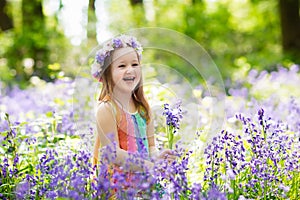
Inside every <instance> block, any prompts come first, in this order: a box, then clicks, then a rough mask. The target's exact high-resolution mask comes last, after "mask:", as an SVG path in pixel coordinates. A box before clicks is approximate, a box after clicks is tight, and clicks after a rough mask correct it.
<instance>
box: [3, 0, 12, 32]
mask: <svg viewBox="0 0 300 200" xmlns="http://www.w3.org/2000/svg"><path fill="white" fill-rule="evenodd" d="M6 5H7V1H6V0H1V1H0V29H1V30H3V31H6V30H9V29H11V28H13V21H12V19H11V17H10V16H9V15H8V12H7V6H6Z"/></svg>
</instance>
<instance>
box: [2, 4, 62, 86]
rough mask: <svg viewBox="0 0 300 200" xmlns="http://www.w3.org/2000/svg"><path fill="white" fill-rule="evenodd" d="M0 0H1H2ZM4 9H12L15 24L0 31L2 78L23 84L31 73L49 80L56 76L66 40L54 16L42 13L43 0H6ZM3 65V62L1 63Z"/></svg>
mask: <svg viewBox="0 0 300 200" xmlns="http://www.w3.org/2000/svg"><path fill="white" fill-rule="evenodd" d="M1 1H2V0H1ZM8 5H9V6H6V8H4V9H2V10H4V11H5V12H4V13H13V17H12V18H13V21H14V27H11V29H10V30H7V31H6V32H1V35H0V41H1V44H3V46H2V48H3V49H4V50H3V49H1V57H3V58H2V62H0V65H6V68H2V69H1V70H0V72H1V80H2V81H6V82H7V83H8V84H12V83H13V82H15V83H18V84H19V85H20V86H21V87H22V88H23V87H26V85H27V84H28V80H29V79H30V78H31V77H32V76H37V77H39V78H40V79H43V80H46V81H51V80H54V79H55V78H56V77H57V73H58V72H59V70H60V65H59V64H57V63H56V62H57V59H58V58H59V57H60V58H61V57H62V56H63V55H64V52H65V50H66V47H67V42H66V40H65V37H64V35H63V34H62V32H61V31H59V29H58V27H57V24H58V20H57V18H56V19H55V18H53V19H51V18H50V17H46V16H45V15H44V10H43V1H42V0H22V1H9V4H8ZM2 67H3V66H2Z"/></svg>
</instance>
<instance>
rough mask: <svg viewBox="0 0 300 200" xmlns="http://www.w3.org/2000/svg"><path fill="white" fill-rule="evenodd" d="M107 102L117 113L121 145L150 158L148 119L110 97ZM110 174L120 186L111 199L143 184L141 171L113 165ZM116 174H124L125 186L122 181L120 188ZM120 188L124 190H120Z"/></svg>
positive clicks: (125, 148)
mask: <svg viewBox="0 0 300 200" xmlns="http://www.w3.org/2000/svg"><path fill="white" fill-rule="evenodd" d="M106 102H108V103H110V104H111V106H112V108H113V111H114V112H115V115H116V121H117V131H118V139H119V147H120V148H121V149H123V150H125V151H127V152H129V153H130V155H132V156H133V157H134V155H135V154H139V155H140V156H142V157H143V158H144V159H150V156H149V145H148V138H147V123H146V119H145V118H143V117H142V116H141V114H140V113H138V112H136V113H129V112H127V111H125V110H123V109H122V108H121V107H120V106H119V105H118V104H116V103H113V102H112V101H111V100H110V99H107V100H106ZM110 174H111V177H112V180H111V181H112V182H113V183H114V184H115V185H118V186H117V189H115V190H114V193H113V194H112V196H111V197H110V198H109V199H115V198H116V193H117V192H124V193H126V191H127V189H129V188H132V187H134V186H136V185H138V184H141V183H138V182H140V180H138V178H139V174H141V173H129V172H123V171H122V170H121V169H120V168H119V167H118V166H116V165H112V166H111V170H110ZM116 174H119V175H122V176H123V178H124V179H125V180H126V184H125V186H124V187H123V186H122V183H120V184H121V188H120V185H119V182H120V180H118V178H116V179H115V178H113V177H119V176H118V175H116ZM121 182H123V181H121ZM120 189H121V190H122V191H120Z"/></svg>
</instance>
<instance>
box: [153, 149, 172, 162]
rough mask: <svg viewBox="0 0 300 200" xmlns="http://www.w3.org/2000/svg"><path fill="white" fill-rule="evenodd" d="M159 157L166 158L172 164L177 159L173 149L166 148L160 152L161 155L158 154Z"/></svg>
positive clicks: (160, 158)
mask: <svg viewBox="0 0 300 200" xmlns="http://www.w3.org/2000/svg"><path fill="white" fill-rule="evenodd" d="M157 159H158V160H166V161H168V163H169V164H170V163H172V162H173V161H174V160H175V159H176V156H175V154H174V152H173V151H172V150H170V149H166V150H163V151H161V152H160V153H159V155H158V156H157Z"/></svg>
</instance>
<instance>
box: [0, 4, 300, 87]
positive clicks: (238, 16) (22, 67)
mask: <svg viewBox="0 0 300 200" xmlns="http://www.w3.org/2000/svg"><path fill="white" fill-rule="evenodd" d="M45 2H50V1H49V0H31V1H29V0H18V1H9V0H1V3H0V16H1V18H0V27H1V32H0V42H1V47H0V56H1V59H0V74H1V80H2V81H4V82H15V81H18V83H23V84H24V85H26V82H27V81H28V80H29V79H30V77H32V76H38V77H40V78H42V79H44V80H47V81H51V80H53V79H55V78H56V77H57V76H58V74H59V73H60V71H61V70H64V71H65V73H67V74H68V75H71V76H72V74H73V75H74V74H75V73H74V72H75V71H76V70H74V69H76V67H78V66H80V61H79V60H81V59H83V58H86V56H87V55H88V54H89V52H90V51H91V49H93V48H94V47H95V46H97V43H98V42H99V43H101V42H103V41H104V40H106V39H108V38H107V37H106V35H104V34H103V33H102V32H101V31H103V29H104V28H103V27H104V25H105V22H108V23H109V25H108V26H107V27H105V29H106V31H108V32H110V33H111V35H115V34H120V33H122V32H126V31H128V30H130V29H133V28H139V27H163V28H169V29H173V30H175V31H178V32H181V33H183V34H186V35H187V36H189V37H191V38H193V39H194V40H196V41H197V42H199V44H201V45H202V46H203V48H204V49H206V50H207V52H208V53H209V54H210V55H211V57H212V59H213V60H214V61H215V63H216V64H217V66H218V67H219V69H220V71H221V73H222V75H223V77H224V78H231V79H233V80H234V78H235V77H240V76H241V75H243V74H245V73H247V72H248V71H249V70H250V69H252V68H256V69H258V70H262V69H266V70H273V69H275V68H276V66H277V65H278V64H282V65H284V66H288V65H289V64H290V63H293V62H294V63H300V61H299V58H300V56H299V52H300V48H299V46H300V45H299V38H300V37H299V35H300V22H299V21H300V20H299V0H262V1H258V0H245V1H239V0H218V1H216V0H214V1H212V0H185V1H174V0H166V1H162V0H147V1H143V0H127V1H118V0H111V1H104V0H89V1H88V6H87V7H86V8H83V9H82V10H81V11H80V12H81V13H78V12H74V13H72V15H84V16H85V17H86V19H87V20H86V21H87V24H84V23H82V22H78V24H81V25H82V26H83V28H84V29H85V30H86V35H87V37H86V38H83V41H82V42H81V44H80V45H77V46H76V45H70V43H69V42H70V39H69V38H67V36H66V35H65V34H64V33H65V32H66V30H65V29H64V27H63V25H62V23H61V18H59V16H60V14H61V11H62V9H63V8H64V7H65V6H66V4H67V3H68V2H67V1H64V0H53V1H51V2H59V8H58V9H57V10H56V12H55V13H54V14H53V15H45V10H47V8H46V7H45ZM76 3H78V2H77V1H72V4H76ZM99 6H100V8H99ZM101 7H102V8H101ZM101 9H102V10H101ZM103 9H104V10H105V11H107V14H106V15H107V16H103ZM68 19H69V20H73V19H75V18H74V16H69V17H68ZM70 22H71V21H70ZM100 26H101V31H100V32H99V27H100ZM64 31H65V32H64ZM153 37H158V36H153ZM165 39H166V40H167V38H161V37H158V38H157V40H159V41H161V42H162V43H163V42H164V40H165ZM97 41H98V42H97ZM174 42H176V41H174ZM147 59H149V61H151V60H152V61H154V62H160V61H161V62H163V63H165V64H166V65H168V66H171V67H174V68H175V69H176V70H178V71H179V72H180V73H182V74H184V75H186V76H188V77H191V78H192V79H195V80H196V81H197V80H198V79H197V74H196V72H195V71H192V70H186V69H188V65H189V63H186V62H185V61H184V60H183V59H182V58H178V57H175V56H174V55H170V54H168V53H167V52H166V53H162V52H149V56H148V58H147Z"/></svg>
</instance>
